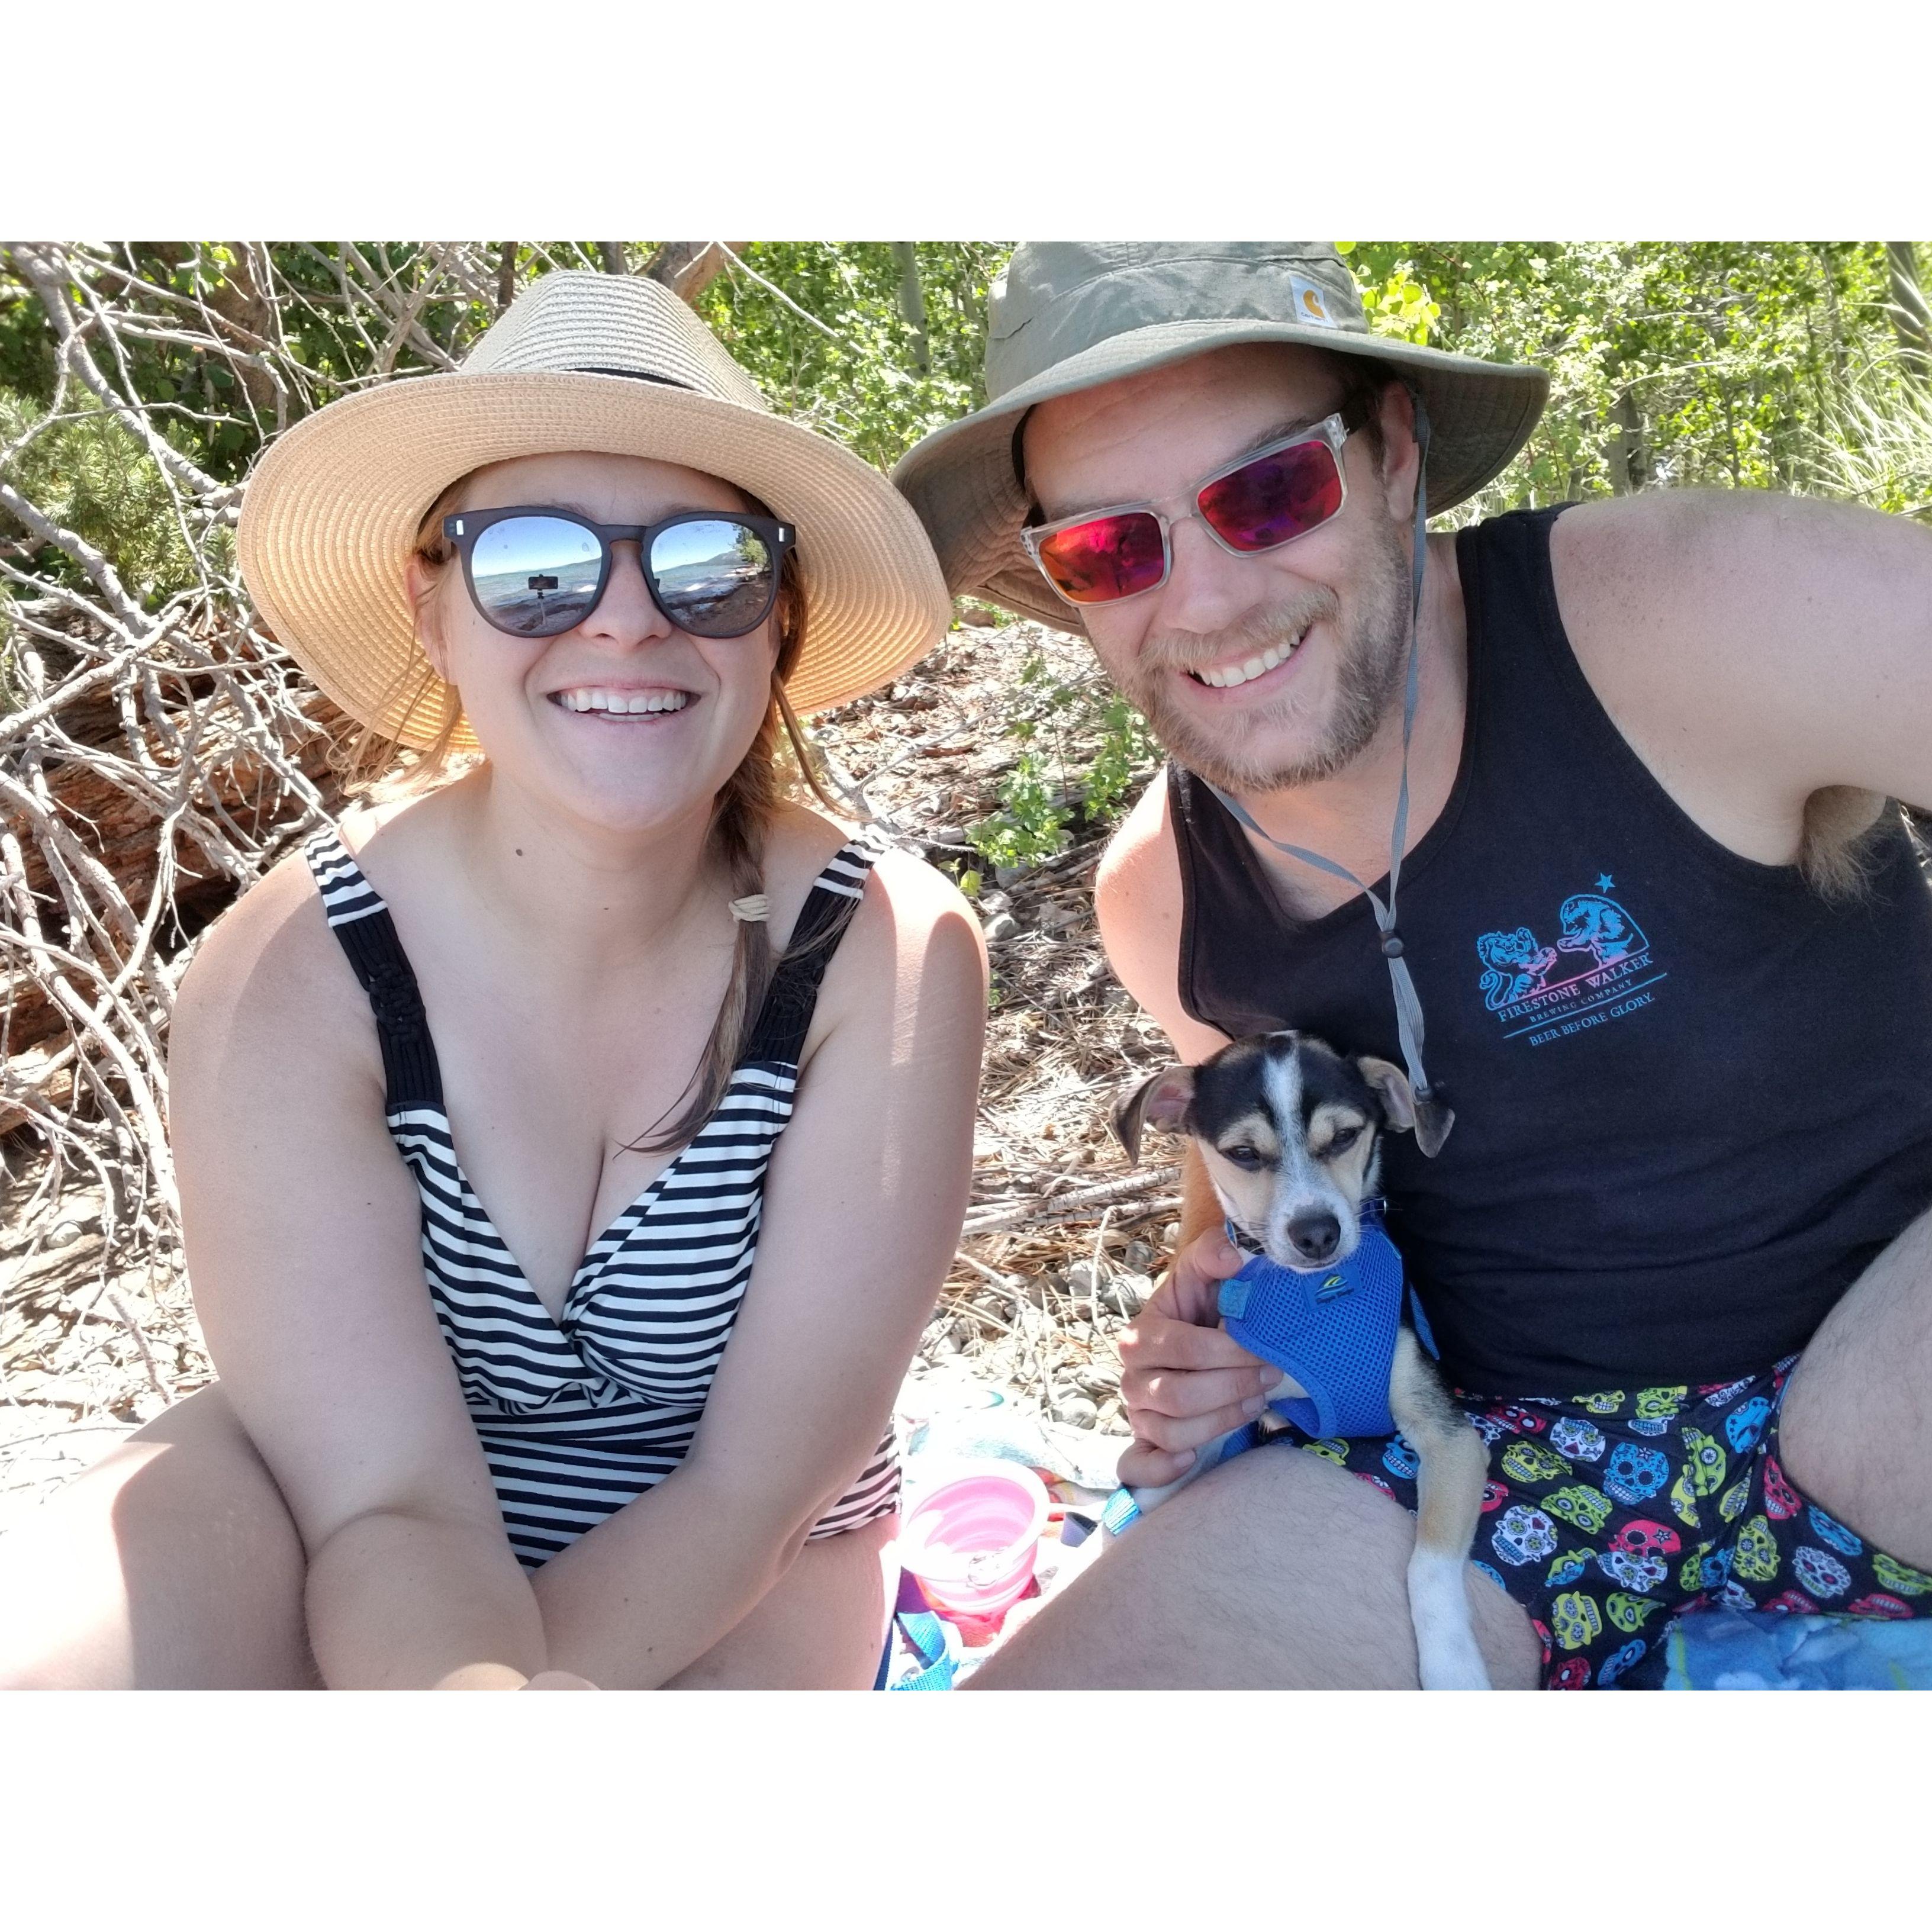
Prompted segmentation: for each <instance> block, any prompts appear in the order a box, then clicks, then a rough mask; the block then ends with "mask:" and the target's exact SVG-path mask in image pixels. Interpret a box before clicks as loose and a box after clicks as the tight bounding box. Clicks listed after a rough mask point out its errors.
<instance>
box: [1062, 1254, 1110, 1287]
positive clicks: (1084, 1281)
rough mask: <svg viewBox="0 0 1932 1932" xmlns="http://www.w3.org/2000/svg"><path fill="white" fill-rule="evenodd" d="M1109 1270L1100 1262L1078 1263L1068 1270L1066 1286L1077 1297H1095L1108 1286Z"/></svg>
mask: <svg viewBox="0 0 1932 1932" xmlns="http://www.w3.org/2000/svg"><path fill="white" fill-rule="evenodd" d="M1106 1280H1107V1271H1106V1269H1105V1268H1103V1267H1102V1266H1101V1265H1100V1263H1099V1262H1075V1263H1074V1264H1073V1266H1072V1267H1071V1268H1069V1269H1068V1270H1067V1288H1068V1289H1069V1291H1070V1292H1071V1293H1073V1294H1074V1295H1097V1294H1098V1293H1099V1292H1100V1290H1101V1289H1102V1288H1103V1287H1104V1286H1106Z"/></svg>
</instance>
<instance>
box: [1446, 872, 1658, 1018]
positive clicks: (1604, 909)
mask: <svg viewBox="0 0 1932 1932" xmlns="http://www.w3.org/2000/svg"><path fill="white" fill-rule="evenodd" d="M1615 889H1616V880H1614V879H1613V878H1612V877H1610V874H1608V873H1607V872H1605V873H1603V874H1600V875H1599V876H1598V880H1597V889H1596V890H1595V892H1572V893H1571V895H1570V896H1569V898H1567V899H1565V901H1563V904H1562V906H1561V907H1559V910H1558V912H1557V915H1556V916H1557V919H1558V922H1559V925H1560V926H1561V928H1562V930H1561V931H1560V932H1559V933H1558V934H1557V936H1556V944H1555V945H1554V946H1545V945H1544V944H1542V943H1541V941H1539V940H1538V938H1537V936H1536V935H1535V933H1533V932H1532V931H1531V930H1530V929H1529V927H1528V926H1518V927H1517V929H1516V930H1515V931H1514V932H1486V933H1484V935H1483V936H1482V937H1481V938H1480V939H1478V941H1476V953H1477V956H1478V958H1479V959H1481V961H1482V962H1483V977H1482V994H1483V1004H1484V1005H1485V1006H1486V1007H1488V1008H1489V1010H1490V1012H1491V1013H1494V1014H1495V1015H1496V1018H1497V1019H1498V1020H1499V1021H1500V1022H1502V1027H1503V1029H1504V1031H1503V1037H1504V1038H1505V1040H1519V1039H1527V1040H1529V1043H1530V1045H1531V1046H1547V1045H1548V1044H1549V1043H1550V1041H1552V1040H1563V1039H1566V1038H1568V1037H1569V1036H1570V1035H1571V1034H1579V1033H1583V1032H1586V1031H1588V1030H1589V1028H1592V1027H1596V1026H1603V1025H1606V1024H1607V1023H1608V1022H1610V1021H1611V1020H1619V1019H1623V1018H1624V1017H1625V1016H1626V1015H1627V1014H1630V1013H1637V1012H1639V1011H1640V1010H1642V1009H1643V1008H1644V1007H1647V1006H1649V1004H1651V1001H1652V999H1653V998H1655V995H1654V994H1653V993H1652V991H1651V989H1652V988H1653V987H1655V986H1656V985H1657V984H1658V983H1659V982H1660V981H1661V980H1665V979H1667V978H1668V977H1670V976H1669V975H1668V974H1666V973H1663V972H1661V971H1658V968H1657V965H1656V963H1655V960H1654V959H1652V954H1651V950H1650V941H1649V940H1648V939H1646V938H1645V937H1644V933H1643V927H1641V926H1639V925H1638V924H1637V921H1636V920H1635V919H1633V918H1631V916H1630V914H1629V913H1628V912H1626V911H1625V910H1624V908H1623V907H1622V906H1621V905H1619V904H1618V902H1617V901H1616V900H1615V899H1613V898H1611V897H1610V893H1611V892H1613V891H1614V890H1615Z"/></svg>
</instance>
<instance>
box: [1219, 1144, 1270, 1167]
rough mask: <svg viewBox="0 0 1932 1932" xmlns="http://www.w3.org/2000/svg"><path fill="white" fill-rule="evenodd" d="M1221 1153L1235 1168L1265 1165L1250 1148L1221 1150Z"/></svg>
mask: <svg viewBox="0 0 1932 1932" xmlns="http://www.w3.org/2000/svg"><path fill="white" fill-rule="evenodd" d="M1221 1151H1222V1153H1223V1154H1224V1155H1226V1157H1227V1158H1228V1159H1229V1160H1232V1162H1233V1163H1235V1166H1237V1167H1246V1168H1256V1167H1263V1166H1266V1165H1267V1163H1265V1161H1264V1160H1262V1157H1261V1156H1260V1155H1259V1154H1257V1153H1256V1151H1255V1150H1254V1149H1253V1148H1251V1147H1232V1148H1223V1149H1222V1150H1221Z"/></svg>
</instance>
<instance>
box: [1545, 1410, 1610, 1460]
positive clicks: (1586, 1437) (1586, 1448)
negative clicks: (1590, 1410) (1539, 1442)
mask: <svg viewBox="0 0 1932 1932" xmlns="http://www.w3.org/2000/svg"><path fill="white" fill-rule="evenodd" d="M1550 1448H1553V1449H1554V1450H1555V1451H1556V1453H1557V1454H1559V1456H1567V1457H1569V1458H1570V1460H1571V1462H1573V1463H1594V1462H1595V1461H1596V1460H1598V1457H1601V1455H1602V1454H1603V1453H1604V1432H1603V1431H1602V1430H1601V1429H1599V1428H1598V1427H1597V1425H1596V1424H1595V1423H1594V1422H1586V1421H1584V1420H1583V1418H1582V1417H1581V1416H1580V1415H1566V1416H1564V1417H1563V1418H1561V1419H1560V1420H1559V1421H1556V1422H1553V1423H1552V1424H1550Z"/></svg>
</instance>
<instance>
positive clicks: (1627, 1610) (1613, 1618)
mask: <svg viewBox="0 0 1932 1932" xmlns="http://www.w3.org/2000/svg"><path fill="white" fill-rule="evenodd" d="M1660 1581H1661V1579H1660ZM1663 1607H1664V1606H1663V1605H1662V1604H1660V1603H1659V1602H1658V1601H1657V1599H1656V1598H1655V1597H1647V1596H1645V1595H1642V1594H1641V1593H1640V1594H1639V1595H1635V1596H1633V1595H1631V1593H1630V1592H1628V1590H1613V1591H1612V1592H1610V1595H1608V1596H1607V1597H1606V1598H1604V1615H1605V1616H1607V1617H1608V1618H1609V1619H1610V1622H1612V1623H1613V1624H1614V1625H1616V1627H1617V1628H1618V1629H1619V1630H1620V1631H1634V1630H1641V1629H1642V1628H1643V1623H1644V1619H1646V1617H1650V1616H1655V1614H1656V1613H1658V1611H1659V1610H1662V1609H1663Z"/></svg>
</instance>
